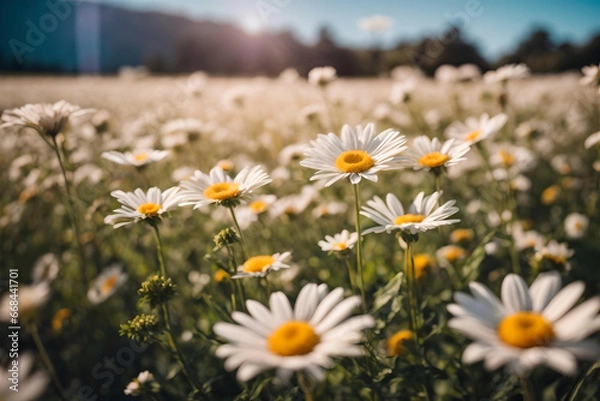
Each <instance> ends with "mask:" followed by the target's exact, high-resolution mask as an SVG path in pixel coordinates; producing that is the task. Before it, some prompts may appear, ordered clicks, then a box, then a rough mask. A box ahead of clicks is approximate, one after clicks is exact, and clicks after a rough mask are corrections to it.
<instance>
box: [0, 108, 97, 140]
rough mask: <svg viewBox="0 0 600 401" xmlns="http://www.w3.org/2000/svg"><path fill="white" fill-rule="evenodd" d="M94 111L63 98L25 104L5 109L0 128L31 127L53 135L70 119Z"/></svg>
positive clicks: (43, 134)
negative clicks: (50, 101) (54, 100)
mask: <svg viewBox="0 0 600 401" xmlns="http://www.w3.org/2000/svg"><path fill="white" fill-rule="evenodd" d="M94 111H95V110H93V109H82V108H81V107H79V106H75V105H72V104H70V103H67V102H65V101H64V100H61V101H59V102H56V103H54V104H50V103H39V104H26V105H25V106H23V107H21V108H18V109H12V110H6V111H5V112H4V113H3V114H2V119H1V120H0V122H2V124H1V125H0V128H7V127H18V128H32V129H34V130H35V131H37V133H38V134H40V135H41V136H50V137H55V136H56V135H58V134H60V133H61V132H62V131H63V130H64V129H65V128H66V127H67V126H68V124H69V122H70V121H71V120H72V119H75V118H77V117H80V116H82V115H84V114H87V113H92V112H94Z"/></svg>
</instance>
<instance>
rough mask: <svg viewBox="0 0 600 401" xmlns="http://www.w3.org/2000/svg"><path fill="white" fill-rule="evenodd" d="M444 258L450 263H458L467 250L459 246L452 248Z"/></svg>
mask: <svg viewBox="0 0 600 401" xmlns="http://www.w3.org/2000/svg"><path fill="white" fill-rule="evenodd" d="M444 256H445V257H446V260H448V262H456V261H457V260H458V259H460V258H462V257H463V256H465V250H464V249H462V248H459V247H457V246H453V247H450V248H448V249H446V252H444Z"/></svg>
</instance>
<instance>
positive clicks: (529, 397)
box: [521, 376, 536, 401]
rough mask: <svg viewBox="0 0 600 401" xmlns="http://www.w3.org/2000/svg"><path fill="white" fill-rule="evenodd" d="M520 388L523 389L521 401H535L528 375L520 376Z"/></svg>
mask: <svg viewBox="0 0 600 401" xmlns="http://www.w3.org/2000/svg"><path fill="white" fill-rule="evenodd" d="M521 388H522V389H523V401H536V397H535V391H534V389H533V384H532V383H531V380H529V378H528V377H526V376H522V377H521Z"/></svg>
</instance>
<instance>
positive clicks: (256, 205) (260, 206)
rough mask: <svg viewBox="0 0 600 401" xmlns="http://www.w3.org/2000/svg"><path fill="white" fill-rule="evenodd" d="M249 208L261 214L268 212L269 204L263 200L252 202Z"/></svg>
mask: <svg viewBox="0 0 600 401" xmlns="http://www.w3.org/2000/svg"><path fill="white" fill-rule="evenodd" d="M249 207H250V210H252V211H253V212H254V213H255V214H260V213H262V212H264V211H265V210H267V204H266V203H265V202H264V201H261V200H255V201H254V202H251V203H250V205H249Z"/></svg>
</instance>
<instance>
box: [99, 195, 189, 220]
mask: <svg viewBox="0 0 600 401" xmlns="http://www.w3.org/2000/svg"><path fill="white" fill-rule="evenodd" d="M110 194H111V195H112V196H113V197H114V198H116V199H117V200H118V201H119V203H121V205H122V206H121V207H120V208H119V209H115V210H113V212H115V214H111V215H109V216H106V217H105V218H104V223H105V224H110V225H111V226H113V227H114V228H119V227H123V226H125V225H127V224H132V223H137V222H138V221H140V220H146V219H150V220H152V219H156V218H160V216H161V215H162V214H163V213H166V212H168V211H169V210H172V209H174V208H175V207H177V205H178V203H179V202H180V201H181V195H180V192H179V187H171V188H169V189H167V190H166V191H164V192H161V190H160V189H158V188H156V187H152V188H150V189H149V190H148V193H144V191H142V190H141V189H140V188H138V189H136V190H135V191H134V192H123V191H113V192H111V193H110Z"/></svg>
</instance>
